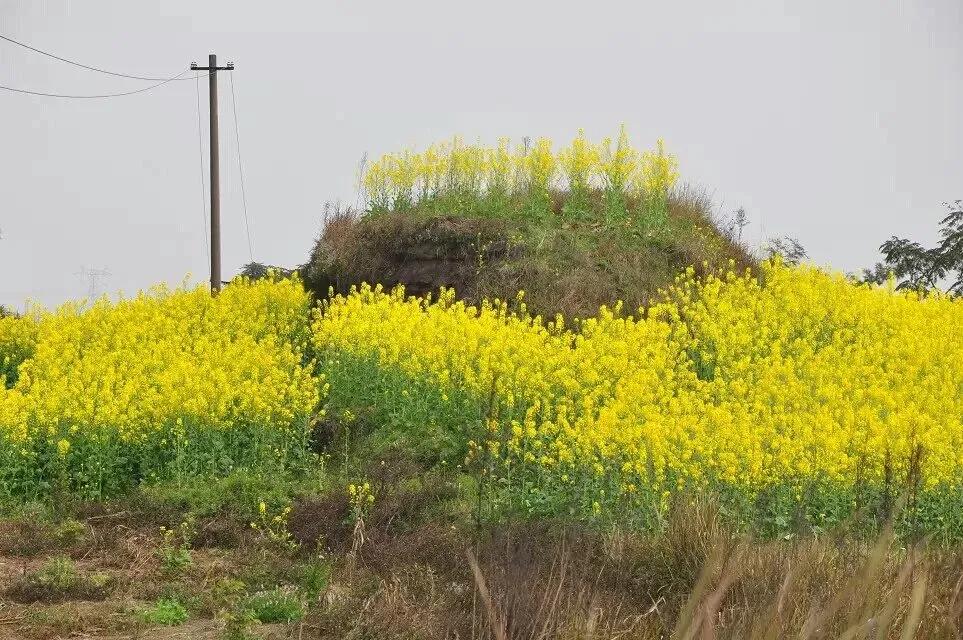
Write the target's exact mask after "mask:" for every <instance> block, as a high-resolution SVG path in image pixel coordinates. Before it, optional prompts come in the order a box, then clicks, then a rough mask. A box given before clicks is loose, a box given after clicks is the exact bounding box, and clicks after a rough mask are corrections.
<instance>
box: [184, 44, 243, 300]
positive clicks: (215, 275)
mask: <svg viewBox="0 0 963 640" xmlns="http://www.w3.org/2000/svg"><path fill="white" fill-rule="evenodd" d="M191 70H193V71H207V72H208V75H207V78H208V87H209V92H210V101H211V106H210V111H211V182H210V184H211V294H212V295H215V294H217V292H218V291H220V290H221V171H220V166H219V164H220V153H219V152H218V145H217V72H218V71H233V70H234V63H233V62H228V63H227V66H226V67H219V66H217V56H216V55H214V54H213V53H212V54H211V55H209V56H208V57H207V66H206V67H199V66H197V63H196V62H192V63H191Z"/></svg>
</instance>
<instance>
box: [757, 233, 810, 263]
mask: <svg viewBox="0 0 963 640" xmlns="http://www.w3.org/2000/svg"><path fill="white" fill-rule="evenodd" d="M762 250H763V251H764V252H765V253H766V257H767V258H768V259H770V260H771V259H773V258H775V257H776V256H779V257H781V258H782V261H783V262H784V263H786V264H788V265H791V266H796V265H798V264H799V263H800V262H802V261H803V260H805V259H806V258H808V257H809V256H808V255H807V254H806V249H805V248H803V246H802V243H801V242H799V240H797V239H796V238H793V237H791V236H785V237H783V238H770V239H769V241H768V242H766V244H765V246H763V248H762Z"/></svg>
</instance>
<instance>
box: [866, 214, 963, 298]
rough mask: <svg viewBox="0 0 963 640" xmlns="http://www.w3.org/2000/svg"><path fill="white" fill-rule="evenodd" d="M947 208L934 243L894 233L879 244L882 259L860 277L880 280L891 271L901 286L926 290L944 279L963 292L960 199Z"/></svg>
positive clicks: (952, 289) (880, 281) (962, 235)
mask: <svg viewBox="0 0 963 640" xmlns="http://www.w3.org/2000/svg"><path fill="white" fill-rule="evenodd" d="M946 208H947V209H948V211H949V212H948V213H947V214H946V216H944V217H943V219H942V220H940V241H939V243H937V244H936V246H933V247H930V248H926V247H924V246H923V245H921V244H920V243H918V242H914V241H912V240H907V239H905V238H898V237H896V236H893V237H892V238H890V239H889V240H887V241H886V242H884V243H883V244H882V245H880V251H881V252H882V253H883V260H884V261H883V262H882V263H878V264H876V266H875V267H873V269H867V270H865V271H864V274H863V276H864V277H863V279H864V280H866V281H869V282H875V283H877V284H882V283H883V282H885V281H886V280H887V279H888V278H889V276H890V274H892V275H893V277H894V278H896V280H897V281H898V284H897V287H898V288H900V289H914V290H917V291H929V290H932V289H936V288H939V287H940V286H942V285H943V284H944V282H945V283H946V287H947V290H948V291H949V292H950V293H953V294H963V200H957V201H955V202H953V203H947V204H946Z"/></svg>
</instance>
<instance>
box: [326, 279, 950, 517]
mask: <svg viewBox="0 0 963 640" xmlns="http://www.w3.org/2000/svg"><path fill="white" fill-rule="evenodd" d="M961 327H963V301H961V300H952V299H949V298H947V297H945V296H941V295H929V296H925V297H920V296H917V295H916V294H912V293H905V292H897V291H894V290H892V288H891V287H868V286H863V285H857V284H854V283H852V282H850V281H848V280H847V279H846V278H844V277H843V276H839V275H833V274H828V273H826V272H824V271H821V270H819V269H816V268H813V267H799V268H789V267H786V266H783V265H781V264H778V263H768V264H766V265H764V266H763V267H762V270H761V273H759V274H756V275H752V274H748V273H747V274H736V273H731V272H730V273H727V274H722V275H720V276H718V277H713V276H710V277H707V278H704V279H696V278H695V277H694V275H693V272H692V271H691V270H690V271H689V272H687V273H686V274H684V275H683V276H680V278H679V279H678V280H677V281H676V283H675V284H674V285H673V286H672V287H671V288H670V290H669V291H667V292H666V295H665V297H664V299H663V300H662V301H661V302H660V303H658V304H655V305H653V306H652V307H650V308H648V309H646V310H642V311H641V312H640V314H639V315H638V316H636V317H626V316H623V314H622V313H621V309H620V308H619V307H618V305H617V306H616V307H615V308H614V309H606V308H603V309H602V310H601V311H600V313H599V314H598V316H597V317H595V318H592V319H589V320H587V321H582V322H577V323H575V325H574V326H572V327H570V328H569V327H566V326H565V323H564V320H563V319H562V318H560V317H559V318H555V319H552V320H551V321H545V320H544V319H542V318H540V317H537V316H535V317H532V316H531V315H530V314H528V313H527V311H526V310H525V308H524V304H523V303H521V301H520V300H519V301H516V302H515V303H513V304H509V303H506V302H502V301H497V300H496V301H493V302H490V303H488V302H486V303H484V304H482V305H480V306H478V307H474V306H469V305H466V304H465V303H463V302H459V301H455V299H454V295H453V293H452V292H451V291H446V292H443V293H442V294H441V296H440V297H439V298H438V299H437V300H435V301H431V300H428V299H418V298H412V297H405V295H404V292H403V290H395V291H394V292H390V293H388V292H384V291H382V290H381V289H380V288H377V287H376V288H370V287H367V286H365V287H362V288H361V289H359V290H356V291H354V292H352V293H351V294H349V295H347V296H339V297H335V298H334V299H332V300H331V301H330V302H329V303H327V305H326V306H325V307H324V309H323V310H322V311H321V312H320V313H319V314H318V316H317V317H316V319H315V322H314V341H315V344H316V346H317V348H318V349H319V354H327V356H326V357H329V358H331V357H336V358H345V357H355V358H369V359H373V361H375V362H376V363H377V366H378V367H380V368H381V369H384V370H394V371H400V372H402V373H403V375H404V377H407V378H410V379H421V380H430V381H431V382H432V384H434V385H437V386H438V387H439V388H441V389H443V390H446V394H447V393H453V392H455V391H456V390H463V391H467V392H468V393H470V394H472V395H474V396H475V397H477V398H479V406H480V407H481V410H482V412H483V415H482V417H481V424H482V425H483V428H482V429H480V430H479V432H478V433H477V434H476V435H475V437H473V438H472V439H471V441H470V442H467V443H465V448H466V450H467V452H468V458H469V462H471V460H472V459H475V460H480V459H483V458H484V459H487V460H489V461H492V464H493V465H494V466H491V467H489V468H488V469H487V470H486V473H489V474H495V475H499V476H500V477H501V480H502V485H504V484H509V485H512V484H515V485H518V487H519V489H520V490H522V491H525V492H527V493H526V494H525V495H524V496H523V498H524V500H525V501H526V503H531V502H532V501H533V500H535V499H536V498H535V497H533V495H537V494H545V493H552V492H559V491H564V490H566V487H573V489H572V491H575V489H574V487H577V490H578V492H579V493H578V496H577V498H578V500H581V502H582V504H583V505H585V506H586V509H587V510H588V511H591V512H597V511H598V508H597V507H596V506H595V505H596V504H597V503H599V502H600V501H602V502H605V501H606V500H613V499H625V498H626V497H630V498H631V497H632V496H637V495H639V494H640V493H643V492H648V493H649V494H651V495H656V496H658V499H659V500H662V501H663V503H664V498H665V495H666V492H668V491H674V490H677V489H679V488H683V487H689V488H692V487H697V488H707V487H716V488H719V487H722V488H724V489H726V490H734V491H735V492H736V493H737V494H738V495H740V496H743V497H747V496H748V497H749V498H750V499H753V498H755V499H759V497H760V496H764V495H775V494H779V492H780V491H782V490H784V489H785V490H786V491H787V492H788V495H789V496H790V498H794V499H797V500H805V499H807V496H809V499H812V500H817V498H813V497H812V496H814V495H816V494H818V493H819V492H821V491H824V489H826V488H827V487H828V488H829V489H830V490H831V491H834V492H836V493H834V494H833V495H834V496H835V497H830V498H826V497H825V496H823V497H821V498H818V500H822V503H821V504H820V505H819V506H818V508H817V510H820V511H826V510H827V509H828V508H829V507H827V506H826V504H829V505H830V506H833V507H834V508H836V507H838V508H839V509H840V510H841V511H843V512H845V511H847V510H848V512H850V513H851V512H852V511H853V510H854V509H855V501H857V500H858V499H860V496H867V495H868V496H871V497H875V498H879V499H883V498H880V496H881V495H883V493H886V494H887V495H897V494H899V493H900V491H901V490H902V489H903V488H905V487H907V486H909V485H914V483H916V480H918V483H916V484H917V485H918V487H917V488H918V489H920V490H921V491H923V492H924V493H927V492H928V495H931V496H937V497H939V496H941V495H943V496H945V495H950V494H953V495H955V496H958V495H959V493H953V492H955V491H956V489H957V488H959V487H961V486H963V386H961V385H963V382H961V381H963V331H960V328H961ZM391 379H393V378H387V377H386V378H385V380H391ZM339 382H341V381H339ZM344 382H347V381H344ZM335 384H338V382H335ZM411 388H414V387H410V386H408V385H405V386H404V387H403V388H397V389H394V390H393V391H392V390H391V389H385V388H384V385H382V387H381V388H379V393H380V394H381V397H380V399H379V401H385V398H387V397H389V396H390V395H391V394H392V393H394V394H397V395H405V397H406V398H408V395H407V394H408V393H409V389H411ZM443 397H446V398H447V397H448V396H447V395H445V396H443ZM368 400H369V401H374V399H368ZM410 402H411V404H415V400H414V399H411V400H410ZM442 411H443V409H442V408H439V409H438V412H442ZM453 428H454V425H453ZM914 486H916V485H914ZM780 495H781V494H780ZM774 499H775V498H774ZM823 515H824V514H823ZM940 517H943V516H940Z"/></svg>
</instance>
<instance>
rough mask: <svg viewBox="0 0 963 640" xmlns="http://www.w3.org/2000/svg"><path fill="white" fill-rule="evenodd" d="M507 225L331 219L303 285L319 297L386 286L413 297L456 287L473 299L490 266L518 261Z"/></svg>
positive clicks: (518, 248)
mask: <svg viewBox="0 0 963 640" xmlns="http://www.w3.org/2000/svg"><path fill="white" fill-rule="evenodd" d="M521 253H522V247H521V246H519V245H517V244H513V243H512V241H511V239H510V237H509V229H508V225H507V224H506V223H504V222H502V221H498V220H490V219H469V218H459V217H454V216H446V217H436V218H431V219H427V220H422V219H416V218H411V217H407V216H402V215H388V216H383V217H379V218H376V219H375V218H372V219H366V220H363V221H362V220H354V219H350V218H344V219H339V220H335V221H332V222H331V223H330V224H329V225H328V227H327V229H326V231H325V234H324V236H323V238H322V240H321V241H319V243H318V244H317V246H316V247H315V249H314V251H313V253H312V255H311V260H310V262H309V264H308V266H307V267H306V269H305V281H306V283H307V284H308V285H309V286H310V288H311V289H312V290H313V291H314V292H315V293H316V294H317V295H319V296H324V295H326V294H327V291H328V288H329V287H333V288H334V290H335V292H337V293H346V292H347V291H348V290H349V289H350V288H351V286H352V285H356V284H359V283H361V282H369V283H380V284H382V285H383V286H385V287H386V288H392V287H394V286H396V285H399V284H403V285H405V289H406V291H407V292H408V293H409V294H411V295H424V294H427V293H432V292H437V291H438V289H439V288H441V287H446V288H454V289H455V290H456V291H457V292H459V294H460V295H462V296H464V297H467V298H474V297H475V296H477V294H478V293H479V286H478V285H479V275H480V274H481V272H482V271H483V270H485V269H486V267H487V265H491V264H498V263H503V262H506V261H509V260H512V259H514V258H517V257H518V256H520V255H521Z"/></svg>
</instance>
